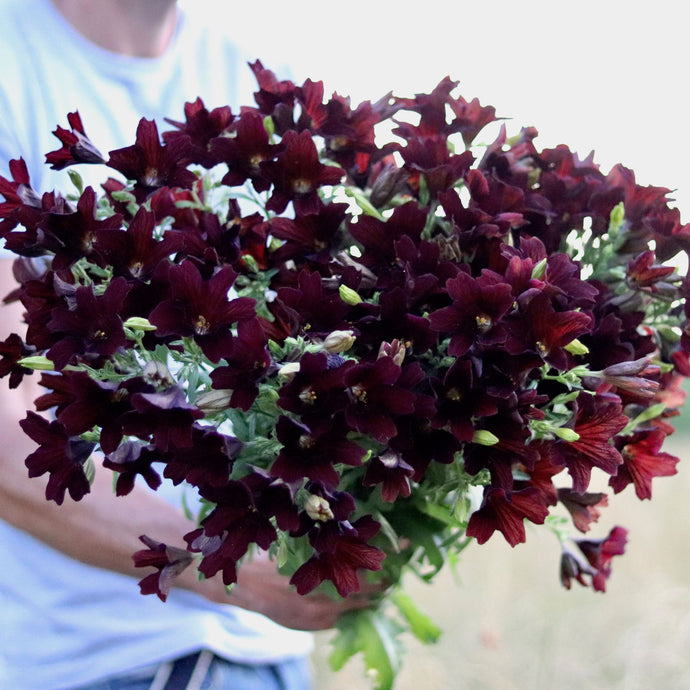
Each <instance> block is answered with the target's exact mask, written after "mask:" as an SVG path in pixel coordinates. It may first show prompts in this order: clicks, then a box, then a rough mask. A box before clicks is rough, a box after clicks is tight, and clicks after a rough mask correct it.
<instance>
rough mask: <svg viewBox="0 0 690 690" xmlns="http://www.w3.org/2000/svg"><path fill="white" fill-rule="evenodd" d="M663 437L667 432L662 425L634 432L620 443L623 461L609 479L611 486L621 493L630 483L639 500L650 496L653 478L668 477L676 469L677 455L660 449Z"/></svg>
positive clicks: (664, 437) (674, 472)
mask: <svg viewBox="0 0 690 690" xmlns="http://www.w3.org/2000/svg"><path fill="white" fill-rule="evenodd" d="M665 440H666V434H665V433H664V431H662V430H661V429H652V430H650V431H644V432H639V433H636V434H634V436H633V437H632V438H631V439H629V440H628V442H627V443H625V445H624V446H623V449H622V451H621V455H622V456H623V464H622V465H621V466H620V467H618V471H617V472H616V474H615V476H613V477H611V479H610V480H609V485H610V486H611V488H612V489H613V490H614V491H615V492H616V493H620V492H621V491H623V489H624V488H625V487H626V486H627V485H628V484H630V483H632V484H634V485H635V493H636V494H637V497H638V498H639V499H640V500H644V499H645V498H648V499H651V497H652V479H653V478H654V477H670V476H672V475H674V474H676V472H677V470H676V465H677V464H678V458H677V457H675V456H673V455H671V454H670V453H664V452H662V450H661V447H662V445H663V443H664V441H665Z"/></svg>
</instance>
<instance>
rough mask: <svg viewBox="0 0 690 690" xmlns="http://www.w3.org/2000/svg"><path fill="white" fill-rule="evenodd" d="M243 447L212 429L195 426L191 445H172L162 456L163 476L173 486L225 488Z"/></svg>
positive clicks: (236, 441) (231, 438)
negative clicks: (163, 463) (163, 464)
mask: <svg viewBox="0 0 690 690" xmlns="http://www.w3.org/2000/svg"><path fill="white" fill-rule="evenodd" d="M241 448H242V444H241V443H240V442H239V441H238V440H237V439H235V438H233V437H231V436H226V435H225V434H221V433H219V432H217V431H216V430H215V429H214V428H213V427H208V426H199V425H196V424H195V425H194V426H193V427H192V444H191V445H190V446H171V447H169V448H168V452H167V453H166V454H165V456H164V458H162V459H164V461H165V470H164V472H163V474H164V476H165V477H166V478H168V479H171V480H172V482H173V484H180V483H181V482H183V481H186V482H188V483H189V484H191V485H192V486H203V485H209V486H224V485H225V484H227V482H228V478H229V477H230V473H231V471H232V466H233V463H234V460H235V458H236V457H237V454H238V453H239V451H240V449H241Z"/></svg>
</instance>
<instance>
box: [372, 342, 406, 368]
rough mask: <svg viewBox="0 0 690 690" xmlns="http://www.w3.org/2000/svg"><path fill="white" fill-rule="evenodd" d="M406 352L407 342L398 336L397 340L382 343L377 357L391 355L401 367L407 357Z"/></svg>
mask: <svg viewBox="0 0 690 690" xmlns="http://www.w3.org/2000/svg"><path fill="white" fill-rule="evenodd" d="M405 352H406V348H405V343H403V342H402V341H400V340H398V339H397V338H396V339H395V340H391V342H390V343H386V342H383V343H381V345H380V346H379V354H378V357H377V359H381V357H390V358H391V359H392V360H393V362H394V363H395V364H397V365H398V366H399V367H401V366H402V363H403V361H404V359H405Z"/></svg>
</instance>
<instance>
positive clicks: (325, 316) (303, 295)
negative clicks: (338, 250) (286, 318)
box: [277, 269, 350, 333]
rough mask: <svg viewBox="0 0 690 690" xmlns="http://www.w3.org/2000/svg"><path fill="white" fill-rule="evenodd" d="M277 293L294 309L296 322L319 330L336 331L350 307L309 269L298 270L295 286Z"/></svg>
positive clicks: (286, 305) (281, 289) (286, 304)
mask: <svg viewBox="0 0 690 690" xmlns="http://www.w3.org/2000/svg"><path fill="white" fill-rule="evenodd" d="M277 292H278V299H279V300H280V301H281V302H282V303H283V305H284V306H285V307H287V308H288V309H289V310H290V311H291V312H294V316H293V318H294V319H295V321H296V322H298V323H299V324H300V326H301V327H304V325H305V324H309V326H310V329H311V330H312V331H315V332H317V333H319V332H326V333H330V332H331V331H333V330H335V329H336V328H337V327H338V326H339V325H340V322H341V321H342V319H343V318H344V317H345V315H346V314H347V312H348V311H349V309H350V308H349V306H348V305H347V304H345V302H343V301H342V299H340V296H339V295H338V292H337V291H331V292H329V291H328V290H326V289H325V288H324V285H323V281H322V278H321V276H320V275H319V274H318V273H316V272H313V273H312V272H310V271H308V270H306V269H303V270H301V271H300V272H299V275H298V276H297V286H296V287H281V288H279V289H278V291H277ZM291 316H292V314H291Z"/></svg>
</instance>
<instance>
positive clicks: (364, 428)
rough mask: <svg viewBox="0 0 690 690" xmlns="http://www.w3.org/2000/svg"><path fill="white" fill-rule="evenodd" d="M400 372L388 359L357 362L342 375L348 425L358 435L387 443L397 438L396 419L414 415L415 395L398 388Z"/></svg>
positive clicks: (390, 359) (400, 387)
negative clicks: (368, 436) (400, 416)
mask: <svg viewBox="0 0 690 690" xmlns="http://www.w3.org/2000/svg"><path fill="white" fill-rule="evenodd" d="M401 373H402V370H401V368H400V367H399V366H398V365H397V364H396V363H395V362H394V361H393V359H392V358H391V357H381V358H380V359H377V360H376V361H375V362H360V363H359V364H356V365H355V366H354V367H352V368H351V369H349V370H348V371H347V373H346V374H345V384H346V386H347V389H348V392H349V394H350V405H348V407H347V409H346V410H345V418H346V419H347V422H348V424H349V425H350V426H351V427H352V428H353V429H357V431H359V432H360V433H363V434H369V435H371V436H372V437H373V438H375V439H376V440H377V441H379V442H381V443H386V442H387V441H389V440H390V439H391V438H392V437H393V436H395V435H396V434H397V427H396V425H395V417H396V416H398V415H407V414H412V413H413V412H414V411H415V401H416V395H415V394H414V393H413V392H412V391H410V390H407V389H405V388H404V387H402V386H400V385H398V379H399V378H400V376H401Z"/></svg>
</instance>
